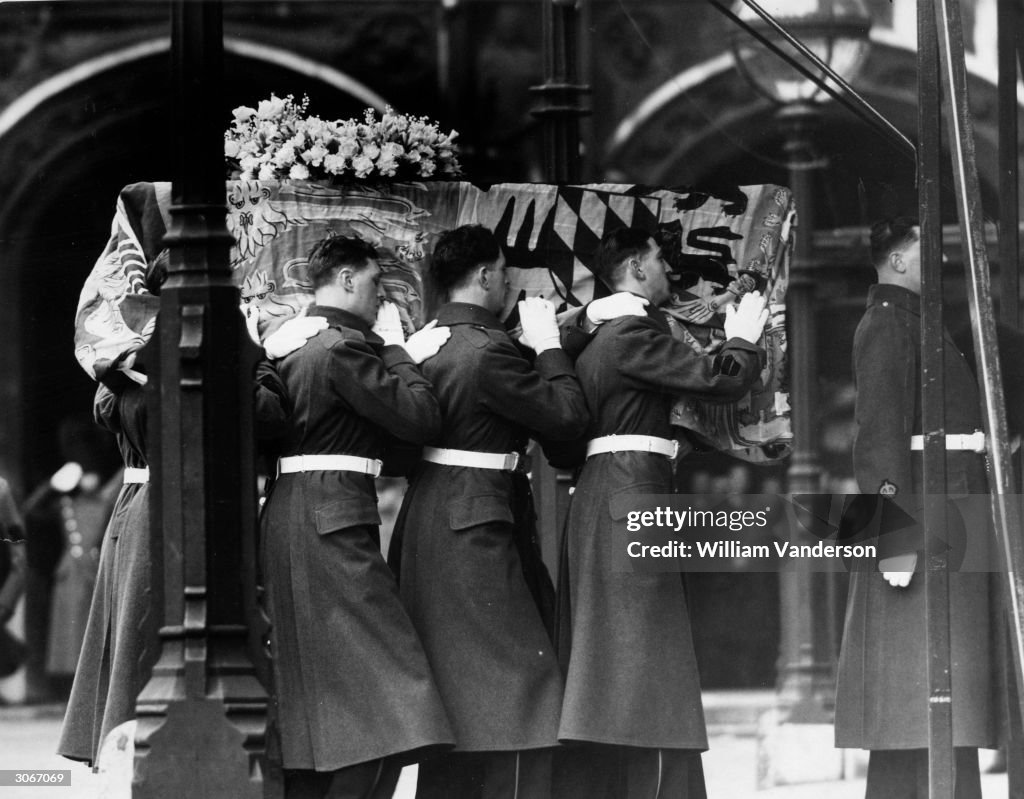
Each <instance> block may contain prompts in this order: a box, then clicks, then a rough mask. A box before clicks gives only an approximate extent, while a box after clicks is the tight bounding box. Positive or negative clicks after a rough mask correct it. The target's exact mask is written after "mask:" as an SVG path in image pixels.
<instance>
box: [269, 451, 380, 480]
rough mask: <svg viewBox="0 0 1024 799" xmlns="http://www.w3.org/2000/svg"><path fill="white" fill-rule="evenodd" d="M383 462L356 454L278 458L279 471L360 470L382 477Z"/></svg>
mask: <svg viewBox="0 0 1024 799" xmlns="http://www.w3.org/2000/svg"><path fill="white" fill-rule="evenodd" d="M382 466H383V464H382V463H381V462H380V461H379V460H376V459H374V458H359V457H356V456H355V455H289V456H288V457H287V458H278V460H277V473H278V474H293V473H295V472H360V473H362V474H368V475H370V476H371V477H380V470H381V467H382Z"/></svg>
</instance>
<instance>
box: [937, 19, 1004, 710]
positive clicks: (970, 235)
mask: <svg viewBox="0 0 1024 799" xmlns="http://www.w3.org/2000/svg"><path fill="white" fill-rule="evenodd" d="M934 5H935V24H936V27H937V30H938V42H939V47H938V50H939V59H940V64H941V66H942V75H943V91H944V93H945V99H946V100H947V105H946V107H947V109H948V111H947V115H946V121H947V124H948V128H947V131H948V134H949V141H950V144H951V147H952V148H953V180H954V182H955V185H956V203H957V216H958V217H959V221H960V234H961V236H962V238H963V243H964V254H965V256H966V258H965V269H966V286H967V290H968V301H969V303H970V308H971V327H972V332H973V335H974V352H975V358H976V360H977V366H978V369H977V371H978V376H979V382H980V384H981V388H982V405H983V407H982V414H983V418H984V423H985V440H986V445H987V447H988V460H989V466H990V473H989V474H990V476H989V487H990V490H991V499H992V516H993V521H994V524H995V531H996V539H997V542H998V548H999V551H1000V554H1001V558H1002V566H1003V568H1004V569H1005V570H1006V573H1007V580H1006V588H1007V590H1006V592H1005V597H1004V599H1005V603H1006V605H1005V606H1006V613H1007V618H1008V619H1009V620H1010V632H1011V634H1012V647H1011V649H1012V654H1013V663H1014V672H1015V675H1016V679H1017V681H1018V682H1017V685H1018V689H1020V687H1021V685H1022V680H1024V539H1022V538H1021V535H1020V530H1021V508H1020V506H1019V504H1018V498H1017V497H1016V481H1015V479H1014V477H1013V464H1012V461H1011V457H1010V441H1009V432H1008V430H1007V425H1006V407H1005V404H1004V402H1003V381H1002V367H1001V365H1000V362H999V358H998V357H997V354H998V350H997V345H996V331H995V314H994V312H993V308H992V285H991V278H990V275H989V269H988V253H987V252H986V248H985V231H984V223H983V219H982V213H981V190H980V187H979V181H978V169H977V164H976V159H975V143H974V128H973V126H972V121H971V113H970V104H969V98H968V93H967V68H966V66H965V63H964V36H963V22H962V20H961V17H960V6H959V4H958V3H953V2H949V0H934ZM1018 701H1019V703H1020V705H1021V710H1022V712H1024V691H1022V690H1018Z"/></svg>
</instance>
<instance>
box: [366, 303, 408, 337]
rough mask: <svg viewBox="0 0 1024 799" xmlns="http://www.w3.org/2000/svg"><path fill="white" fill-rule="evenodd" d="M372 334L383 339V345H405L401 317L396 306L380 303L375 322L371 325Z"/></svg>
mask: <svg viewBox="0 0 1024 799" xmlns="http://www.w3.org/2000/svg"><path fill="white" fill-rule="evenodd" d="M373 332H374V333H376V334H377V335H378V336H380V337H381V338H382V339H384V343H385V344H397V345H398V346H399V347H401V346H402V345H403V344H405V331H404V330H402V316H401V314H399V313H398V306H397V305H395V304H394V303H393V302H382V303H381V304H380V308H378V309H377V321H376V322H374V323H373Z"/></svg>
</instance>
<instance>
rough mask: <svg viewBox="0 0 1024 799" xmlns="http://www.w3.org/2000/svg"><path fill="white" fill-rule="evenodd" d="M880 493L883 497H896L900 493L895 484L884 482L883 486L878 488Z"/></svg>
mask: <svg viewBox="0 0 1024 799" xmlns="http://www.w3.org/2000/svg"><path fill="white" fill-rule="evenodd" d="M878 493H879V494H881V495H882V496H883V497H894V496H896V495H897V494H898V493H899V489H898V488H897V487H896V484H895V483H890V482H889V481H888V480H883V481H882V484H881V485H880V486H879V487H878Z"/></svg>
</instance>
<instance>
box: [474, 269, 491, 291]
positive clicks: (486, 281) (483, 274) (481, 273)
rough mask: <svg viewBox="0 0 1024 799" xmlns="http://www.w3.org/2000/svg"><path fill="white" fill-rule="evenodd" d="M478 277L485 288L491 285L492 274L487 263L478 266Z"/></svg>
mask: <svg viewBox="0 0 1024 799" xmlns="http://www.w3.org/2000/svg"><path fill="white" fill-rule="evenodd" d="M476 279H477V280H479V281H480V285H481V286H482V287H483V288H485V289H486V288H487V287H488V286H490V285H491V276H490V274H489V270H488V269H487V266H486V265H484V266H478V267H477V272H476Z"/></svg>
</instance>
